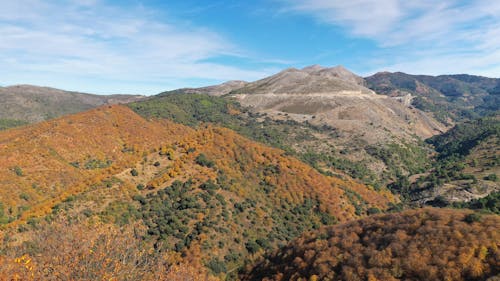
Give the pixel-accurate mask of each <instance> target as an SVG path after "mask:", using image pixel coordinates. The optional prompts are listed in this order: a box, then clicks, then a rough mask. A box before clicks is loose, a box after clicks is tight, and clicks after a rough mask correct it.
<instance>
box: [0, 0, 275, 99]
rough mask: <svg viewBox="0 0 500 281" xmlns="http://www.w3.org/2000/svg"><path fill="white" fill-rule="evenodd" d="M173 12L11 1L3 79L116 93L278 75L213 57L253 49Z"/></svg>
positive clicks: (95, 3) (0, 45) (93, 1)
mask: <svg viewBox="0 0 500 281" xmlns="http://www.w3.org/2000/svg"><path fill="white" fill-rule="evenodd" d="M165 16H166V15H163V14H162V15H160V14H157V12H156V11H154V10H150V9H148V8H146V7H143V6H135V7H127V8H120V7H117V6H110V5H109V4H105V3H103V2H101V1H100V0H76V1H58V0H49V1H37V0H16V1H6V3H2V5H1V6H0V38H1V39H0V63H1V64H2V68H0V77H4V79H5V77H8V78H10V79H11V80H16V81H17V80H22V79H23V76H22V75H17V76H16V75H14V74H13V73H24V77H26V78H28V77H30V74H33V76H36V75H34V73H41V74H43V76H45V77H47V76H48V77H53V79H52V80H56V78H57V79H59V80H61V79H64V77H71V78H72V79H76V80H78V77H82V79H83V78H85V79H86V81H89V80H92V79H94V80H100V81H101V83H106V81H108V83H109V85H112V86H113V87H116V88H115V89H116V90H115V92H117V91H130V90H129V89H131V88H128V85H130V84H132V83H133V81H136V82H137V83H151V84H152V92H150V93H154V91H155V90H159V87H176V86H180V85H181V84H182V83H186V81H187V80H229V79H235V78H238V79H247V80H253V79H257V78H260V77H262V76H265V75H267V74H269V73H270V70H266V69H260V70H252V69H243V68H239V67H235V66H232V65H225V64H222V63H213V62H212V63H208V62H206V61H207V60H210V59H213V58H217V57H219V56H236V57H241V56H244V55H245V54H244V52H243V51H241V50H240V49H239V47H238V46H235V45H233V44H232V43H231V42H229V41H228V40H227V39H226V38H224V37H222V36H220V35H219V34H217V33H216V32H214V31H212V30H209V29H206V28H203V27H198V26H192V24H190V23H186V22H179V21H176V20H175V19H171V20H168V19H167V20H165V19H164V17H165ZM159 18H162V19H161V20H160V19H159ZM28 80H29V79H28ZM113 81H115V82H113ZM116 81H118V82H116ZM123 81H126V83H123ZM120 85H123V87H120ZM155 86H156V87H155ZM185 86H187V85H185ZM133 90H135V89H132V91H133Z"/></svg>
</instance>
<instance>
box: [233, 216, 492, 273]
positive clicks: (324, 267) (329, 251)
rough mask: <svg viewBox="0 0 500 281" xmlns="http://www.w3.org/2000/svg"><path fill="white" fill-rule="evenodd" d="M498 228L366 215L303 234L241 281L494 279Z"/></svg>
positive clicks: (463, 220) (488, 219)
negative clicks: (363, 217)
mask: <svg viewBox="0 0 500 281" xmlns="http://www.w3.org/2000/svg"><path fill="white" fill-rule="evenodd" d="M498 229H500V217H498V216H480V215H478V214H475V213H470V212H460V211H453V210H439V209H422V210H413V211H407V212H403V213H399V214H388V215H380V216H372V217H368V218H365V219H362V220H358V221H354V222H349V223H346V224H342V225H338V226H332V227H326V228H322V229H320V230H319V231H314V232H311V233H307V234H305V235H303V236H301V237H300V238H299V239H296V240H294V241H293V242H292V243H290V244H288V245H287V246H286V247H284V248H283V249H280V250H279V251H277V252H275V253H274V254H272V255H270V256H268V257H267V258H266V259H265V260H264V261H261V262H260V263H258V264H257V265H256V266H255V267H254V268H253V269H250V270H249V271H248V273H247V274H244V275H242V279H243V280H346V281H349V280H384V281H389V280H429V281H432V280H486V279H487V278H488V277H492V276H497V278H498V275H499V274H500V266H499V264H498V260H499V258H500V251H499V249H498V246H499V241H500V233H499V232H498ZM493 280H496V279H493Z"/></svg>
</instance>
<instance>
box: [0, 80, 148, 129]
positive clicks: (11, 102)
mask: <svg viewBox="0 0 500 281" xmlns="http://www.w3.org/2000/svg"><path fill="white" fill-rule="evenodd" d="M142 98H144V97H143V96H139V95H93V94H85V93H79V92H70V91H63V90H59V89H54V88H48V87H38V86H32V85H16V86H9V87H0V119H9V120H18V121H24V122H28V123H33V122H40V121H43V120H47V119H51V118H55V117H59V116H62V115H66V114H71V113H76V112H81V111H85V110H88V109H91V108H94V107H98V106H101V105H105V104H119V103H128V102H132V101H137V100H140V99H142Z"/></svg>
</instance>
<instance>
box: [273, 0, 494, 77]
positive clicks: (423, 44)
mask: <svg viewBox="0 0 500 281" xmlns="http://www.w3.org/2000/svg"><path fill="white" fill-rule="evenodd" d="M281 1H282V2H283V3H286V5H285V6H286V7H284V8H283V9H284V11H286V12H288V13H296V14H305V15H309V16H312V17H314V18H316V19H317V20H318V21H320V22H322V23H325V24H331V25H335V26H340V27H342V28H344V29H345V30H347V33H348V34H350V35H352V36H357V37H363V38H368V39H372V40H374V41H375V42H376V43H377V44H378V46H379V47H380V48H381V49H383V50H390V51H392V52H389V53H388V55H387V60H384V61H385V62H386V63H388V64H389V67H388V68H389V69H394V68H396V67H404V69H399V70H403V71H411V70H412V69H413V68H414V69H415V70H422V71H423V70H425V71H426V72H427V73H434V74H436V73H439V72H454V73H456V72H475V73H478V74H484V75H494V76H498V73H500V60H498V53H499V52H500V2H498V1H486V0H477V1H460V0H443V1H434V0H422V1H405V0H378V1H374V0H351V1H341V0H281ZM378 67H380V66H375V67H373V69H377V68H378ZM411 72H415V71H411Z"/></svg>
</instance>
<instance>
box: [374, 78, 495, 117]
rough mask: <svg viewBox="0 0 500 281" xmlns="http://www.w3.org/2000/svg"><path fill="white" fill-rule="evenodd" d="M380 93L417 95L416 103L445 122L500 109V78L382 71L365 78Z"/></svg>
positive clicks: (414, 103)
mask: <svg viewBox="0 0 500 281" xmlns="http://www.w3.org/2000/svg"><path fill="white" fill-rule="evenodd" d="M365 80H366V82H367V85H368V87H369V88H370V89H372V90H374V91H375V92H377V93H378V94H384V95H389V96H395V97H398V96H399V97H401V96H406V95H408V94H410V95H412V96H414V97H415V99H414V100H413V102H412V104H413V105H414V106H415V107H417V108H419V109H421V110H423V111H427V112H433V113H434V115H435V116H436V118H438V119H439V120H441V121H443V122H454V121H460V120H464V119H470V118H474V117H479V116H484V115H486V114H488V113H491V112H495V111H498V110H499V109H500V79H498V78H487V77H481V76H474V75H467V74H459V75H440V76H428V75H410V74H406V73H402V72H394V73H390V72H380V73H377V74H375V75H373V76H370V77H366V78H365Z"/></svg>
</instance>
